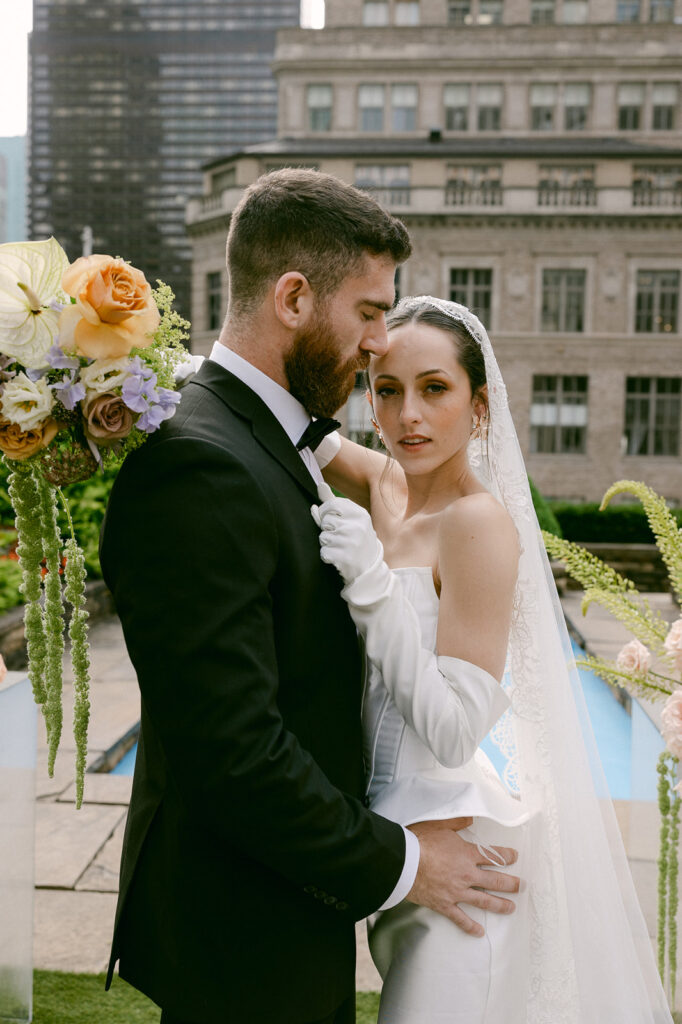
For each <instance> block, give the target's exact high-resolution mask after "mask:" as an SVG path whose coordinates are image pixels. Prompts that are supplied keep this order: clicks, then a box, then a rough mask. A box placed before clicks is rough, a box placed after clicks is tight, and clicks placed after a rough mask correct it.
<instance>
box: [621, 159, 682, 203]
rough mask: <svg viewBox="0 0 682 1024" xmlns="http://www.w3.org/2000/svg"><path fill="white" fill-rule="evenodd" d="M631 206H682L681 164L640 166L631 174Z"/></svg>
mask: <svg viewBox="0 0 682 1024" xmlns="http://www.w3.org/2000/svg"><path fill="white" fill-rule="evenodd" d="M632 205H633V206H682V164H667V165H664V166H662V167H658V166H656V165H655V164H640V165H638V166H635V168H634V169H633V172H632Z"/></svg>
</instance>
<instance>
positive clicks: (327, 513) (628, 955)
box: [313, 296, 672, 1024]
mask: <svg viewBox="0 0 682 1024" xmlns="http://www.w3.org/2000/svg"><path fill="white" fill-rule="evenodd" d="M387 328H388V332H389V334H388V337H389V346H388V351H387V353H386V354H385V355H383V356H381V357H373V358H372V361H371V365H370V369H369V380H370V392H369V397H370V399H371V402H372V408H373V413H374V422H375V426H376V429H377V431H378V432H379V436H380V437H381V439H382V441H383V443H384V445H385V447H386V449H387V451H388V453H389V458H387V457H386V456H385V455H383V454H381V453H379V452H375V451H371V450H369V449H366V448H364V447H362V446H360V445H356V444H353V443H352V442H350V441H348V440H347V439H345V438H341V437H340V436H339V435H337V434H336V435H331V436H330V437H328V438H326V439H325V440H324V441H323V442H322V444H321V445H320V447H319V448H318V450H317V452H316V457H317V458H318V462H319V463H320V465H321V467H322V469H323V473H324V477H325V480H326V481H327V482H328V483H329V484H332V485H334V486H335V487H337V488H338V489H339V490H340V491H342V492H343V493H344V494H346V495H348V498H349V499H351V500H348V499H344V498H335V497H334V496H333V494H332V492H331V490H330V489H329V488H327V489H326V492H325V494H324V497H325V499H326V500H324V501H323V503H322V504H321V505H320V506H319V507H315V508H313V515H314V516H315V518H316V520H317V521H318V524H319V525H320V527H321V533H320V544H321V556H322V558H323V559H324V560H325V561H327V562H331V563H333V564H334V565H335V566H336V567H337V569H338V570H339V572H340V573H341V575H342V577H343V579H344V584H345V586H344V590H343V595H344V597H345V599H346V601H347V603H348V606H349V610H350V612H351V615H352V616H353V619H354V621H355V623H356V625H357V627H358V629H359V631H360V632H361V633H362V635H363V636H364V638H365V644H366V649H367V657H368V662H369V673H368V681H367V686H366V691H365V699H364V710H363V722H364V734H365V757H366V767H367V771H368V783H367V795H368V799H369V801H370V806H371V807H372V809H373V810H375V811H377V812H378V813H380V814H382V815H384V816H385V817H387V818H391V819H392V820H394V821H398V822H400V823H401V824H403V825H406V826H409V827H411V828H412V829H413V830H414V831H415V832H416V833H417V835H419V833H420V830H423V829H428V828H429V827H435V826H433V824H431V825H430V823H433V822H436V821H443V820H446V819H455V818H465V819H469V820H472V819H473V823H472V825H471V826H470V827H469V828H467V829H465V830H464V831H463V832H462V833H461V834H462V835H463V836H464V837H465V838H468V839H469V840H470V841H471V842H473V843H475V844H476V845H478V847H479V850H480V852H481V854H482V856H485V857H486V859H487V860H488V861H489V863H490V865H491V867H493V866H497V865H500V864H501V863H502V864H503V863H504V862H503V861H502V860H501V858H500V857H499V856H498V855H497V853H496V850H495V846H504V847H514V848H516V849H517V850H519V861H518V867H517V868H516V869H515V870H517V871H518V874H519V875H521V876H522V878H523V879H524V880H525V883H526V884H525V888H524V890H523V891H522V892H521V893H520V894H519V896H517V897H516V912H515V913H513V914H511V915H500V914H489V913H488V914H487V913H486V912H485V911H482V910H479V909H477V908H473V907H470V906H466V905H465V906H461V907H460V908H459V915H460V916H459V917H458V918H457V924H454V923H453V922H452V921H451V920H449V919H448V918H446V917H445V916H442V915H440V914H437V913H435V912H434V911H433V910H430V909H427V908H425V907H422V906H418V905H417V904H416V903H412V902H410V898H409V896H408V898H407V900H406V901H405V902H403V903H401V904H399V905H398V906H397V907H394V908H392V909H390V910H386V911H383V912H379V913H378V914H376V915H374V916H373V918H372V919H370V921H369V942H370V949H371V952H372V956H373V958H374V960H375V963H376V965H377V967H378V969H379V971H380V973H381V975H382V977H383V980H384V984H383V990H382V996H381V1006H380V1011H379V1022H380V1024H612V1022H613V1024H616V1022H618V1024H654V1022H655V1024H659V1022H661V1024H663V1022H667V1024H671V1021H672V1018H671V1016H670V1013H669V1010H668V1008H667V1004H666V1001H665V997H664V994H663V991H662V988H661V985H660V982H659V980H658V976H657V973H656V969H655V965H654V958H653V953H652V949H651V944H650V940H649V937H648V935H647V931H646V927H645V925H644V921H643V919H642V915H641V912H640V910H639V906H638V903H637V899H636V896H635V893H634V889H633V885H632V880H631V878H630V875H629V871H628V867H627V862H626V859H625V854H624V851H623V848H622V844H621V842H620V838H619V835H618V830H617V826H616V823H615V818H614V815H613V810H612V806H611V802H610V799H609V797H608V791H607V789H606V785H605V782H604V778H603V773H602V771H601V767H600V765H599V759H598V755H597V753H596V749H595V747H594V740H593V738H592V735H591V732H590V727H589V723H588V721H587V718H586V712H585V708H584V703H583V700H582V693H581V690H580V683H579V680H578V677H577V672H576V669H575V663H574V660H573V655H572V652H571V649H570V644H569V641H568V637H567V635H566V629H565V625H564V621H563V616H562V613H561V609H560V605H559V602H558V598H557V595H556V589H555V587H554V583H553V579H552V576H551V571H550V569H549V565H548V562H547V558H546V556H545V553H544V548H543V546H542V539H541V536H540V532H539V527H538V524H537V519H536V517H535V513H534V510H533V505H532V500H531V497H530V493H529V488H528V483H527V477H526V473H525V467H524V463H523V458H522V456H521V452H520V449H519V446H518V441H517V438H516V433H515V430H514V426H513V423H512V420H511V416H510V412H509V408H508V404H507V395H506V390H505V387H504V383H503V381H502V378H501V376H500V372H499V369H498V366H497V363H496V361H495V358H494V355H493V352H492V348H491V345H490V341H489V339H488V336H487V334H486V331H485V329H484V327H483V325H482V324H481V323H480V321H479V320H478V319H477V318H476V317H475V316H474V315H473V314H472V313H471V312H470V311H469V310H467V309H466V308H464V307H463V306H459V305H457V304H455V303H451V302H445V301H443V300H441V299H437V298H432V297H428V296H427V297H419V298H407V299H403V300H401V301H400V302H399V303H398V305H397V306H396V307H395V308H394V309H393V310H392V311H391V313H390V314H388V315H387ZM321 497H322V494H321ZM368 513H369V515H368ZM370 515H371V522H370V519H369V516H370ZM372 526H373V529H372ZM389 567H390V568H389ZM498 684H499V685H498ZM491 686H492V687H494V688H495V690H496V696H495V698H494V700H493V703H492V706H493V712H492V714H490V713H489V708H490V700H489V691H490V687H491ZM500 716H501V717H500ZM496 719H499V721H497V724H496V725H495V726H494V730H493V736H494V738H495V740H496V742H497V744H498V746H500V748H501V749H502V751H503V753H504V754H505V756H506V759H507V767H506V770H505V773H504V781H502V780H501V779H500V778H499V776H498V775H497V773H496V771H495V769H494V768H493V766H492V764H491V762H490V761H489V760H488V758H487V757H486V756H485V754H484V753H483V752H482V751H481V750H480V749H479V744H480V743H481V741H482V740H483V739H484V737H485V735H486V733H487V732H488V730H489V728H490V726H491V725H492V724H493V722H495V721H496ZM458 925H459V927H458Z"/></svg>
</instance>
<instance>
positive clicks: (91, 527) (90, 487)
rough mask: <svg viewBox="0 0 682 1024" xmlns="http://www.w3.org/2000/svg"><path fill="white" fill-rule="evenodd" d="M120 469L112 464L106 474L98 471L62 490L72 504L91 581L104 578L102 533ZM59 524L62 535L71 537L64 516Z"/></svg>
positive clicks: (60, 518)
mask: <svg viewBox="0 0 682 1024" xmlns="http://www.w3.org/2000/svg"><path fill="white" fill-rule="evenodd" d="M119 468H120V463H118V464H116V465H112V466H110V467H107V468H106V469H104V470H103V471H100V470H98V471H97V473H95V475H94V476H91V477H89V478H88V479H87V480H81V481H79V482H78V483H75V484H70V486H69V487H63V488H62V493H63V494H64V497H65V498H66V500H67V501H68V503H69V511H70V513H71V518H72V520H73V530H74V533H75V535H76V540H77V541H78V543H79V544H80V546H81V548H82V550H83V555H84V558H85V568H86V569H87V572H88V578H89V579H99V578H100V577H101V575H102V570H101V568H100V564H99V531H100V527H101V526H102V520H103V519H104V513H105V511H106V507H107V502H108V500H109V493H110V491H111V488H112V487H113V485H114V480H115V479H116V476H117V474H118V471H119ZM59 525H60V529H61V532H62V536H63V537H66V536H68V535H69V524H68V521H67V518H66V515H65V514H64V513H62V514H61V515H60V517H59Z"/></svg>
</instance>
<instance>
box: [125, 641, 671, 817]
mask: <svg viewBox="0 0 682 1024" xmlns="http://www.w3.org/2000/svg"><path fill="white" fill-rule="evenodd" d="M573 650H574V652H575V655H576V658H579V657H580V656H581V655H582V654H583V651H581V649H580V648H579V647H578V645H577V644H575V643H574V644H573ZM578 671H579V673H580V681H581V683H582V687H583V694H584V695H585V703H586V705H587V711H588V714H589V716H590V721H591V723H592V729H593V731H594V735H595V739H596V741H597V748H598V750H599V756H600V759H601V763H602V767H603V769H604V774H605V776H606V781H607V783H608V787H609V792H610V794H611V798H612V799H613V800H656V784H657V777H656V761H657V756H658V751H659V750H661V749H662V745H663V744H662V740H661V737H660V734H659V732H658V730H657V729H656V727H655V726H654V725H653V724H652V723H651V722H650V721H649V720H648V718H647V717H646V715H644V713H643V712H642V711H641V709H640V708H639V707H638V705H637V704H636V702H634V701H633V714H632V717H631V716H630V715H629V714H628V712H627V711H626V710H625V708H624V707H623V705H622V704H620V703H619V702H618V700H616V697H615V695H614V693H613V691H612V690H611V687H610V686H609V685H608V683H605V682H604V681H603V680H602V679H599V677H598V676H595V675H594V673H593V672H589V671H587V670H586V669H579V670H578ZM633 728H634V729H635V730H636V735H637V744H636V748H637V750H638V751H639V752H640V754H639V756H638V758H637V763H636V764H634V765H633V764H632V749H633V742H632V740H633ZM481 747H482V749H483V750H484V751H485V752H486V754H487V755H488V757H489V758H490V760H491V761H492V762H493V764H494V765H495V767H496V769H497V771H498V772H499V773H500V774H502V772H503V771H504V767H505V764H506V761H505V758H504V756H503V755H502V754H501V752H500V751H499V750H498V748H497V747H496V746H495V745H494V743H493V742H492V740H491V739H490V737H489V736H488V737H486V739H485V740H484V741H483V743H482V744H481ZM136 754H137V743H136V744H135V746H134V747H131V749H130V750H129V751H128V753H127V754H125V755H124V756H123V758H122V759H121V760H120V761H119V762H118V764H117V765H116V767H115V768H113V769H112V774H114V775H132V774H133V770H134V768H135V755H136Z"/></svg>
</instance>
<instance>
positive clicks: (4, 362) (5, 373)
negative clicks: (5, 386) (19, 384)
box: [0, 356, 17, 381]
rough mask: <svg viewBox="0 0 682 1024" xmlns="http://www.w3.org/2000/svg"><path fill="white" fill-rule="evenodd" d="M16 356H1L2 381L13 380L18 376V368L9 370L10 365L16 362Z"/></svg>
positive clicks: (0, 377)
mask: <svg viewBox="0 0 682 1024" xmlns="http://www.w3.org/2000/svg"><path fill="white" fill-rule="evenodd" d="M14 361H15V360H14V356H0V381H8V380H12V378H13V377H16V375H17V371H16V370H8V369H7V367H8V366H12V365H13V363H14Z"/></svg>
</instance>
